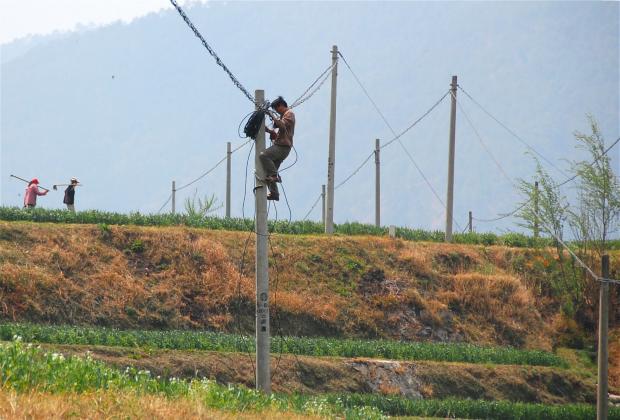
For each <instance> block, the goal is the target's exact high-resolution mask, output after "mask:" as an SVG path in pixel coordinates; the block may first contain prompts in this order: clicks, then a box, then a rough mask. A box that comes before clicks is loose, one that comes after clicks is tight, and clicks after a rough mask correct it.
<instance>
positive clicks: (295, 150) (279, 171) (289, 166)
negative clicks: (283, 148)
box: [278, 146, 299, 173]
mask: <svg viewBox="0 0 620 420" xmlns="http://www.w3.org/2000/svg"><path fill="white" fill-rule="evenodd" d="M291 148H292V149H293V152H295V160H294V161H293V163H291V164H290V165H288V166H287V167H285V168H284V169H279V170H278V173H282V172H284V171H286V170H287V169H291V168H292V167H293V166H295V164H296V163H297V160H298V158H299V156H298V155H297V149H295V146H291Z"/></svg>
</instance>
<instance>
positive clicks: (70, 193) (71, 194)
mask: <svg viewBox="0 0 620 420" xmlns="http://www.w3.org/2000/svg"><path fill="white" fill-rule="evenodd" d="M78 183H79V181H78V180H77V178H71V181H70V183H69V186H68V187H67V188H66V189H65V198H64V199H63V200H62V202H63V203H64V204H66V205H67V210H69V211H71V212H73V213H75V187H77V185H78Z"/></svg>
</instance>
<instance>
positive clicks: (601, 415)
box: [596, 255, 609, 420]
mask: <svg viewBox="0 0 620 420" xmlns="http://www.w3.org/2000/svg"><path fill="white" fill-rule="evenodd" d="M601 268H602V270H601V275H602V277H603V278H604V279H608V278H609V255H603V259H602V261H601ZM599 293H600V299H599V304H598V389H597V394H596V419H597V420H607V417H608V416H609V395H608V385H609V384H608V382H607V381H608V377H607V373H608V372H607V370H608V368H609V366H608V364H609V359H608V358H609V354H608V350H609V349H608V348H607V334H608V327H609V283H608V282H606V281H604V282H601V285H600V292H599Z"/></svg>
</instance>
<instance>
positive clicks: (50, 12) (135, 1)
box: [0, 0, 206, 44]
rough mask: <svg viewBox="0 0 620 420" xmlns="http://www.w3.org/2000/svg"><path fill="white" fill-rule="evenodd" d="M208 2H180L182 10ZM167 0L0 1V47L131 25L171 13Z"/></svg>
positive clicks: (199, 0)
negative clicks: (60, 34) (152, 15)
mask: <svg viewBox="0 0 620 420" xmlns="http://www.w3.org/2000/svg"><path fill="white" fill-rule="evenodd" d="M200 2H206V0H202V1H201V0H189V1H188V0H180V1H179V2H178V3H179V4H180V5H182V6H189V5H191V4H192V3H200ZM171 8H172V6H171V5H170V2H169V1H167V0H130V1H127V0H0V44H6V43H9V42H11V41H14V40H16V39H18V38H22V37H26V36H29V35H48V34H51V33H54V32H56V31H58V32H66V31H71V30H76V29H77V28H80V27H93V26H101V25H106V24H110V23H112V22H116V21H121V22H131V21H132V20H133V19H135V18H138V17H141V16H144V15H146V14H148V13H151V12H158V11H160V10H164V9H171Z"/></svg>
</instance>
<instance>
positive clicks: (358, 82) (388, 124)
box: [338, 51, 460, 229]
mask: <svg viewBox="0 0 620 420" xmlns="http://www.w3.org/2000/svg"><path fill="white" fill-rule="evenodd" d="M338 54H339V55H340V57H341V58H342V60H343V61H344V64H345V65H346V66H347V68H348V69H349V71H350V72H351V74H352V75H353V77H354V78H355V80H356V81H357V84H358V85H359V86H360V88H361V89H362V91H363V92H364V94H365V95H366V97H367V98H368V100H369V101H370V103H371V104H372V106H373V107H374V108H375V111H376V112H377V114H379V116H380V117H381V119H382V120H383V122H384V123H385V125H386V126H387V127H388V128H389V129H390V131H391V132H392V135H393V136H394V138H393V139H391V140H390V141H388V142H387V143H385V144H384V145H383V146H381V149H384V148H385V147H387V146H389V145H390V144H392V143H394V142H395V141H398V143H399V144H400V147H401V148H402V149H403V151H404V152H405V154H406V155H407V157H408V158H409V160H410V161H411V163H412V164H413V166H414V167H415V168H416V170H417V171H418V173H419V174H420V176H421V177H422V179H423V180H424V182H425V183H426V185H427V186H428V187H429V189H430V190H431V192H432V193H433V195H434V196H435V198H436V199H437V201H439V202H440V203H441V205H442V206H443V208H444V209H446V211H447V208H446V205H445V203H444V202H443V200H442V199H441V197H440V196H439V194H438V193H437V190H435V188H434V187H433V184H431V182H430V181H429V180H428V178H427V177H426V175H425V174H424V171H422V168H421V167H420V165H418V163H417V162H416V161H415V159H414V158H413V156H412V155H411V153H410V152H409V150H408V149H407V148H406V147H405V145H404V144H403V142H402V141H401V139H400V138H401V137H402V136H403V135H404V134H405V133H407V132H408V131H409V130H411V129H412V128H413V127H415V126H416V125H417V124H418V123H419V122H420V121H422V120H423V119H424V118H425V117H426V116H427V115H428V114H430V113H431V112H432V111H433V110H434V109H435V108H436V107H437V106H439V104H440V103H441V102H442V101H443V100H444V98H445V97H446V96H448V93H449V91H448V92H446V93H445V94H444V95H443V96H442V97H441V98H439V100H437V102H435V103H434V104H433V105H432V106H431V107H430V108H429V109H428V110H427V111H426V112H425V113H424V114H422V116H420V117H419V118H418V119H417V120H415V121H414V122H413V124H411V125H410V126H409V127H407V128H406V129H405V130H403V131H402V132H401V133H400V134H396V130H394V127H392V125H391V124H390V123H389V121H388V120H387V118H386V117H385V115H384V114H383V112H382V111H381V109H380V108H379V106H378V105H377V103H376V102H375V101H374V99H372V97H371V96H370V93H368V90H367V89H366V87H365V86H364V84H363V83H362V81H361V80H360V78H359V77H357V74H355V72H354V71H353V69H352V68H351V66H350V65H349V63H348V62H347V59H346V58H345V57H344V55H342V53H341V52H340V51H339V52H338ZM373 155H374V152H373V153H372V154H371V155H370V156H369V157H368V158H366V160H365V161H364V162H363V163H362V164H361V165H360V166H359V167H358V168H357V169H356V170H355V171H354V173H353V174H351V175H349V177H348V178H347V179H346V180H345V181H343V182H342V183H340V184H339V186H340V185H342V184H344V183H345V182H346V181H348V180H349V179H350V178H351V177H352V176H353V175H355V173H357V172H358V171H359V170H360V169H361V168H362V166H364V165H365V164H366V162H368V160H369V159H370V158H371V157H372V156H373ZM452 220H453V221H454V224H456V225H457V226H459V224H458V222H457V221H456V219H454V218H452ZM459 229H460V227H459Z"/></svg>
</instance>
